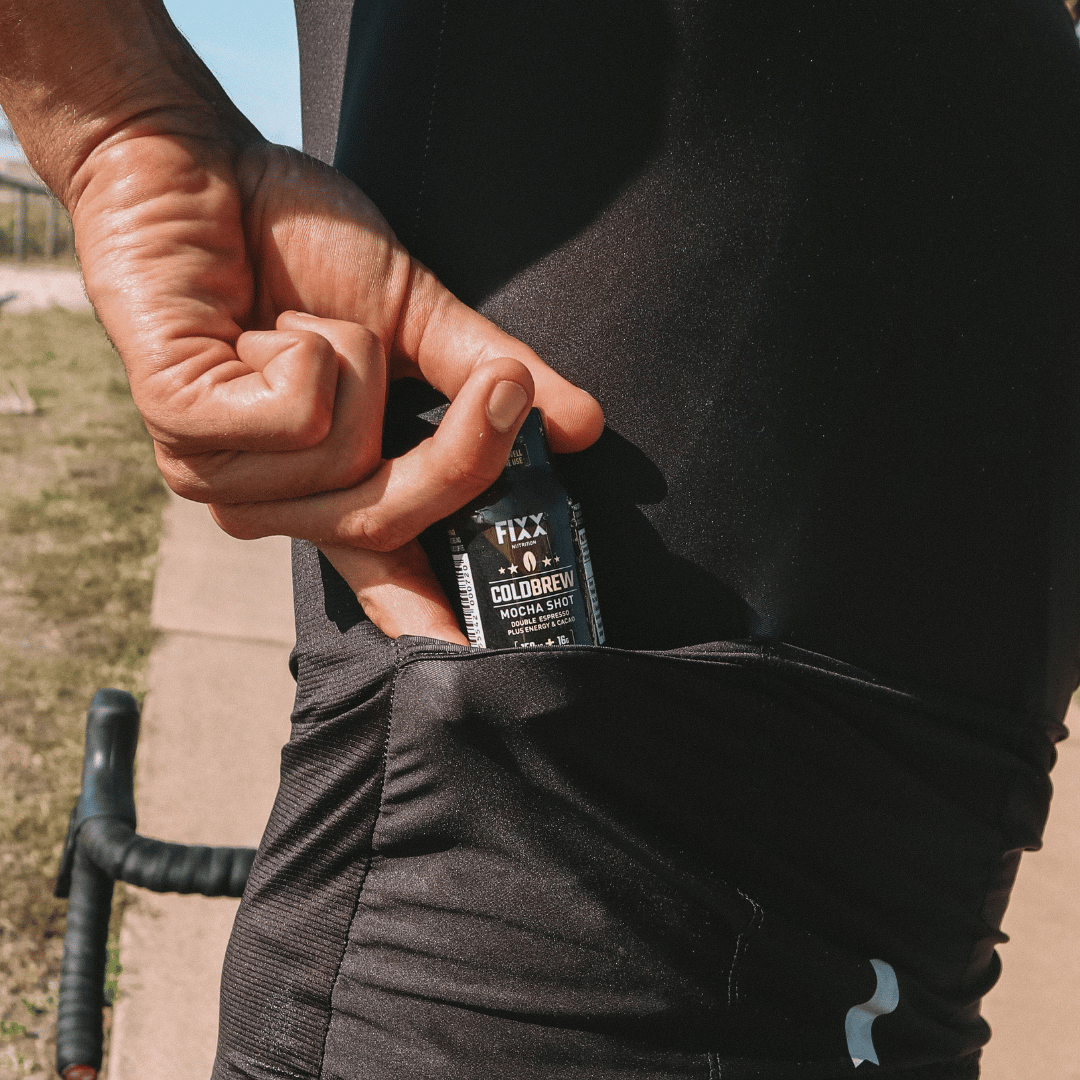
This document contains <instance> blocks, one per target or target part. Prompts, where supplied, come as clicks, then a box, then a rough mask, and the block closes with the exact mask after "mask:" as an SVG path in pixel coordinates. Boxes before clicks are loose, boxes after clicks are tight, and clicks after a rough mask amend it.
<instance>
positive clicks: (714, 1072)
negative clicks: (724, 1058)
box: [709, 1050, 720, 1080]
mask: <svg viewBox="0 0 1080 1080" xmlns="http://www.w3.org/2000/svg"><path fill="white" fill-rule="evenodd" d="M709 1080H720V1063H719V1061H718V1060H717V1057H716V1054H714V1053H713V1052H712V1051H711V1050H710V1051H709Z"/></svg>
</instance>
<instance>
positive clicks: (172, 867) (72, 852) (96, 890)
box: [55, 690, 255, 1080]
mask: <svg viewBox="0 0 1080 1080" xmlns="http://www.w3.org/2000/svg"><path fill="white" fill-rule="evenodd" d="M138 738H139V707H138V705H137V704H136V702H135V699H134V698H133V697H132V696H131V695H130V694H127V693H125V692H124V691H122V690H99V691H98V692H97V693H96V694H95V695H94V700H93V701H92V702H91V703H90V710H89V712H88V713H87V716H86V751H85V755H84V757H83V773H82V792H81V794H80V795H79V801H78V802H77V803H76V804H75V807H74V809H73V810H72V812H71V822H70V824H69V826H68V835H67V840H66V841H65V843H64V853H63V855H62V856H61V859H60V872H59V874H58V875H57V879H56V889H55V894H56V895H57V896H58V897H65V896H66V897H68V898H69V903H68V915H67V929H66V931H65V934H64V960H63V967H62V970H61V976H60V1004H59V1016H58V1018H57V1034H56V1071H57V1072H58V1073H59V1074H60V1075H61V1076H62V1077H64V1078H65V1080H95V1077H96V1076H97V1071H98V1069H100V1068H101V1044H102V1034H103V1033H102V1024H101V1009H102V1006H103V1005H104V1004H105V992H104V986H105V964H106V953H107V943H108V936H109V914H110V910H111V908H112V892H113V884H114V882H116V881H125V882H128V883H129V884H131V885H140V886H142V887H143V888H146V889H152V890H153V891H154V892H177V893H201V894H202V895H204V896H240V895H241V894H242V893H243V891H244V886H245V884H246V883H247V878H248V872H249V871H250V870H251V864H252V861H253V860H254V858H255V851H254V849H253V848H231V847H203V846H200V845H194V844H191V845H188V844H170V843H167V842H165V841H163V840H151V839H148V838H147V837H145V836H139V835H138V833H136V832H135V797H134V784H133V779H134V765H135V748H136V745H137V743H138Z"/></svg>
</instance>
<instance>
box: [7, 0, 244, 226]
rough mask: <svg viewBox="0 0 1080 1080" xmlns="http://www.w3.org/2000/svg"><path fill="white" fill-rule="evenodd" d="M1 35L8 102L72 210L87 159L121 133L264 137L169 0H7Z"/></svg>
mask: <svg viewBox="0 0 1080 1080" xmlns="http://www.w3.org/2000/svg"><path fill="white" fill-rule="evenodd" d="M0 41H3V43H4V48H3V53H2V59H0V105H2V106H3V108H4V111H5V112H6V113H7V115H8V118H9V119H10V120H11V124H12V127H13V128H14V130H15V133H16V134H17V135H18V137H19V139H20V142H21V143H22V145H23V148H24V150H25V151H26V154H27V157H28V158H29V159H30V161H31V163H32V164H33V166H34V168H35V169H36V170H37V172H38V174H39V175H40V176H41V177H42V179H43V180H45V182H46V183H47V184H48V185H49V186H50V187H51V188H52V189H53V190H54V191H55V192H56V193H57V195H58V196H59V197H60V199H61V200H62V201H63V202H64V203H65V205H67V207H68V208H69V209H72V208H73V207H74V205H75V204H76V203H77V202H78V199H79V196H80V194H81V192H82V189H83V188H84V187H85V185H86V183H87V182H88V179H89V176H88V170H87V168H86V166H87V163H88V162H89V161H91V159H92V158H93V155H94V154H95V152H96V151H98V150H100V149H104V148H107V147H108V146H109V145H111V144H112V143H114V142H118V141H122V140H124V139H128V138H132V137H137V136H138V135H140V134H143V133H153V134H160V133H164V132H168V133H173V134H177V135H190V136H194V137H201V138H206V137H210V138H221V139H224V140H227V141H233V142H235V143H236V144H237V145H242V144H243V143H245V142H251V141H253V140H258V139H259V135H258V132H257V131H256V130H255V129H254V127H253V126H252V125H251V124H250V123H249V121H248V120H247V119H246V118H245V117H244V116H243V115H242V114H241V113H240V112H239V110H238V109H236V107H235V106H234V105H233V104H232V102H231V101H230V100H229V98H228V96H227V95H226V94H225V92H224V91H223V90H222V89H221V87H220V86H219V85H218V83H217V80H216V79H215V78H214V76H213V75H212V74H211V73H210V71H209V70H208V69H207V68H206V66H205V65H204V64H203V63H202V61H201V60H200V59H199V58H198V56H196V54H195V52H194V51H193V50H192V49H191V47H190V46H189V45H188V43H187V42H186V41H185V40H184V37H183V35H182V34H180V32H179V31H178V30H177V29H176V27H175V25H174V24H173V22H172V20H171V19H170V18H169V15H168V13H167V12H166V10H165V8H164V6H163V4H162V3H161V2H160V0H49V2H48V3H42V2H41V0H0Z"/></svg>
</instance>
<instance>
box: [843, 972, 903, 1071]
mask: <svg viewBox="0 0 1080 1080" xmlns="http://www.w3.org/2000/svg"><path fill="white" fill-rule="evenodd" d="M870 963H871V964H873V965H874V974H875V975H876V976H877V987H876V988H875V990H874V996H873V997H872V998H871V999H870V1000H869V1001H864V1002H863V1003H862V1004H861V1005H854V1006H852V1007H851V1008H850V1009H848V1013H847V1018H846V1019H845V1020H844V1031H845V1032H846V1033H847V1048H848V1053H849V1054H850V1055H851V1063H852V1065H854V1066H855V1068H858V1067H859V1066H860V1065H861V1064H862V1063H863V1062H864V1061H872V1062H873V1063H874V1064H875V1065H880V1064H881V1062H880V1061H878V1058H877V1052H876V1051H875V1050H874V1040H873V1038H871V1035H870V1028H871V1027H873V1024H874V1021H875V1020H876V1019H877V1018H878V1017H879V1016H885V1015H886V1014H887V1013H891V1012H892V1011H893V1010H894V1009H895V1008H896V1006H897V1005H899V1004H900V987H899V985H898V984H897V982H896V972H895V971H893V969H892V965H891V964H886V963H885V961H884V960H871V961H870Z"/></svg>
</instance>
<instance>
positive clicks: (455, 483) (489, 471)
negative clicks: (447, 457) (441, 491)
mask: <svg viewBox="0 0 1080 1080" xmlns="http://www.w3.org/2000/svg"><path fill="white" fill-rule="evenodd" d="M504 464H505V463H503V462H490V461H486V460H483V459H479V458H469V459H461V458H459V459H457V460H456V461H453V462H451V463H449V464H448V465H447V467H446V471H445V474H444V486H445V487H447V488H449V489H450V490H451V491H455V492H459V493H460V494H462V495H464V496H465V497H466V498H472V496H473V495H479V494H480V492H481V491H483V490H484V489H485V488H488V487H490V486H491V485H492V484H493V483H495V481H496V480H497V479H498V477H499V474H500V473H501V472H502V470H503V465H504Z"/></svg>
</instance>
